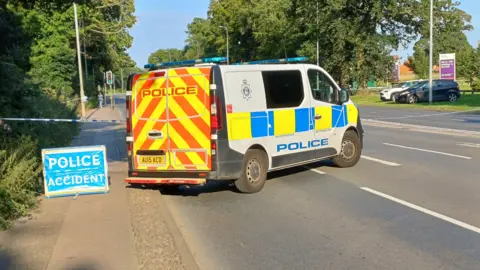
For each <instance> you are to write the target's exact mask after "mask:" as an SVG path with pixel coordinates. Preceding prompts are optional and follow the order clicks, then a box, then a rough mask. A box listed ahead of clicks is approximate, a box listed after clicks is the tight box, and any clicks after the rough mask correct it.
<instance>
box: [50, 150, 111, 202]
mask: <svg viewBox="0 0 480 270" xmlns="http://www.w3.org/2000/svg"><path fill="white" fill-rule="evenodd" d="M42 160H43V176H44V183H45V196H46V197H47V198H52V197H63V196H76V195H86V194H99V193H108V191H109V185H108V163H107V155H106V149H105V146H82V147H66V148H53V149H43V150H42Z"/></svg>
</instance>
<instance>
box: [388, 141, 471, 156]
mask: <svg viewBox="0 0 480 270" xmlns="http://www.w3.org/2000/svg"><path fill="white" fill-rule="evenodd" d="M383 144H385V145H389V146H394V147H399V148H405V149H411V150H417V151H421V152H427V153H433V154H439V155H444V156H450V157H457V158H463V159H472V158H471V157H466V156H460V155H455V154H450V153H445V152H438V151H433V150H427V149H422V148H416V147H410V146H404V145H398V144H391V143H383Z"/></svg>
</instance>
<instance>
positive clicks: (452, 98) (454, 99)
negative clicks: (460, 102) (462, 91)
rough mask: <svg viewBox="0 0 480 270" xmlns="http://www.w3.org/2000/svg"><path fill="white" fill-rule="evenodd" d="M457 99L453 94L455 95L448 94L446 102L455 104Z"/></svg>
mask: <svg viewBox="0 0 480 270" xmlns="http://www.w3.org/2000/svg"><path fill="white" fill-rule="evenodd" d="M457 99H458V97H457V94H455V93H450V94H448V101H450V102H455V101H457Z"/></svg>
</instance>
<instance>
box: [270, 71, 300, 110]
mask: <svg viewBox="0 0 480 270" xmlns="http://www.w3.org/2000/svg"><path fill="white" fill-rule="evenodd" d="M262 77H263V84H264V86H265V96H266V100H267V108H268V109H280V108H292V107H298V106H299V105H300V104H302V102H303V99H304V92H303V82H302V73H301V72H300V71H299V70H279V71H263V72H262Z"/></svg>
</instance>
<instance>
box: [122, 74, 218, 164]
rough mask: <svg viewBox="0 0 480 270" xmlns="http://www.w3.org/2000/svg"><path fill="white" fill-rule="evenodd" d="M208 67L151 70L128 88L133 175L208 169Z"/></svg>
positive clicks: (209, 162) (209, 141) (209, 146)
mask: <svg viewBox="0 0 480 270" xmlns="http://www.w3.org/2000/svg"><path fill="white" fill-rule="evenodd" d="M210 70H211V68H210V67H202V68H195V67H187V68H174V69H168V70H156V71H151V72H148V73H146V74H144V75H142V76H141V77H140V78H139V79H138V80H137V81H136V82H135V84H134V86H133V87H132V100H131V102H132V104H131V105H132V106H131V107H132V108H133V110H132V118H131V119H132V120H131V121H132V136H133V158H132V163H133V164H132V165H133V168H134V170H135V171H152V172H158V171H192V170H193V171H209V170H211V130H210V98H209V95H210Z"/></svg>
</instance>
